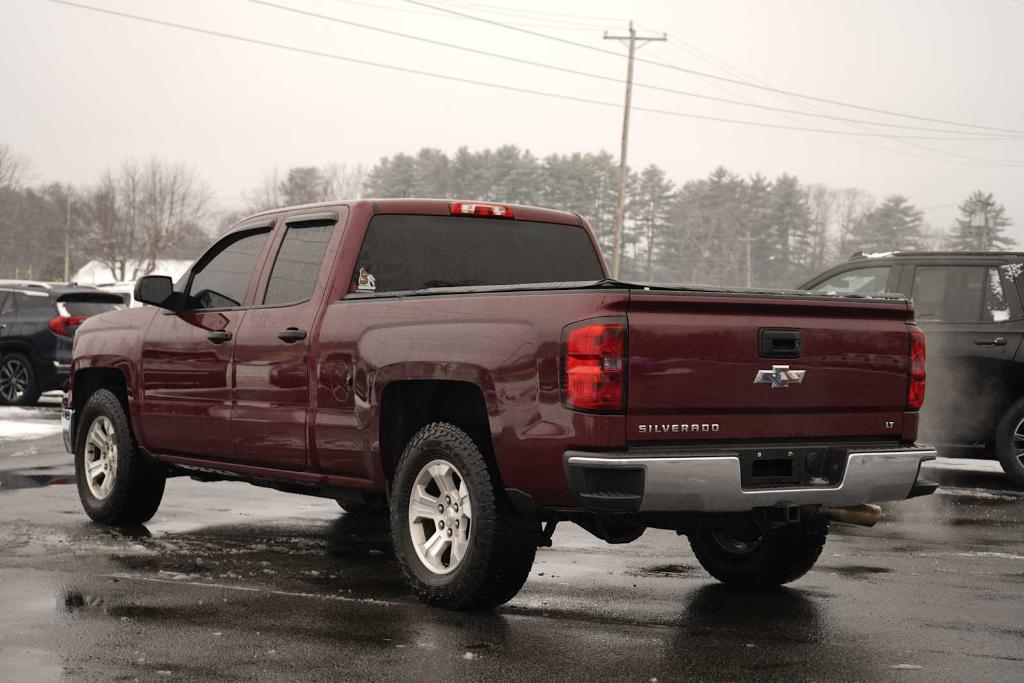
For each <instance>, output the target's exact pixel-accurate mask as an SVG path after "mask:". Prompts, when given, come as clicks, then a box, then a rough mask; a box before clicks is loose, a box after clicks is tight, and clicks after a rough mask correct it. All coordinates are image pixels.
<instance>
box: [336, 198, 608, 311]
mask: <svg viewBox="0 0 1024 683" xmlns="http://www.w3.org/2000/svg"><path fill="white" fill-rule="evenodd" d="M603 277H604V273H603V272H602V270H601V263H600V261H599V260H598V255H597V252H596V251H595V250H594V245H593V243H592V242H591V241H590V237H589V236H588V235H587V232H586V230H584V229H583V228H580V227H577V226H574V225H560V224H556V223H535V222H531V221H513V220H507V219H496V218H473V217H462V216H397V215H396V216H375V217H374V218H373V219H372V220H371V221H370V225H369V226H368V227H367V230H366V238H365V239H364V240H363V246H362V249H361V250H360V251H359V259H358V260H357V262H356V267H355V270H354V272H353V275H352V285H351V291H360V292H370V291H377V292H396V291H404V290H415V289H426V288H430V287H462V286H475V285H511V284H528V283H541V282H583V281H594V280H600V279H601V278H603Z"/></svg>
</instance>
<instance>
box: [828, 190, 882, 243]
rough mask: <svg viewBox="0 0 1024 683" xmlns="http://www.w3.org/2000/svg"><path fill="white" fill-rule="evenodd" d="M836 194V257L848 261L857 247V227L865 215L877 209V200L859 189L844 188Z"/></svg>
mask: <svg viewBox="0 0 1024 683" xmlns="http://www.w3.org/2000/svg"><path fill="white" fill-rule="evenodd" d="M836 192H837V194H836V208H835V211H836V237H835V257H836V258H837V259H846V258H849V257H850V255H851V254H852V253H853V250H854V249H855V248H856V246H857V245H856V239H855V232H856V229H857V226H858V224H859V223H860V220H861V218H862V217H863V216H864V214H866V213H867V212H869V211H871V210H872V209H873V208H874V207H875V199H874V197H872V196H871V195H870V194H868V193H867V192H865V191H864V190H862V189H860V188H859V187H844V188H842V189H840V190H837V191H836Z"/></svg>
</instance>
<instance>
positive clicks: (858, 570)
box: [823, 564, 893, 578]
mask: <svg viewBox="0 0 1024 683" xmlns="http://www.w3.org/2000/svg"><path fill="white" fill-rule="evenodd" d="M823 569H824V570H825V571H828V572H831V573H833V574H839V575H840V576H849V577H852V578H860V577H864V576H871V575H873V574H892V573H893V570H892V569H889V568H888V567H869V566H866V565H856V564H854V565H844V566H839V567H827V568H823Z"/></svg>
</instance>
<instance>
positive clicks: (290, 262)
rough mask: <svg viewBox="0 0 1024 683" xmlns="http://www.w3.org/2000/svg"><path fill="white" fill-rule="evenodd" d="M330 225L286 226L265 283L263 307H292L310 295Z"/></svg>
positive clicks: (331, 230) (304, 224) (331, 228)
mask: <svg viewBox="0 0 1024 683" xmlns="http://www.w3.org/2000/svg"><path fill="white" fill-rule="evenodd" d="M334 226H335V223H334V222H330V223H300V224H296V225H289V226H288V232H286V233H285V236H284V241H283V242H282V243H281V249H280V250H278V252H277V260H276V261H274V269H273V271H271V273H270V281H269V282H268V283H267V293H266V294H265V295H264V297H263V303H265V304H292V303H298V302H300V301H305V300H307V299H309V297H311V296H312V295H313V287H314V286H315V285H316V278H317V275H319V273H320V262H321V261H323V258H324V251H325V250H326V249H327V243H328V242H330V241H331V234H332V233H333V232H334Z"/></svg>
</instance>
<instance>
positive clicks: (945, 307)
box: [912, 266, 1009, 323]
mask: <svg viewBox="0 0 1024 683" xmlns="http://www.w3.org/2000/svg"><path fill="white" fill-rule="evenodd" d="M991 270H993V269H989V268H986V267H985V266H917V267H916V268H915V269H914V291H913V295H912V297H913V300H914V310H915V313H916V316H917V318H918V319H920V320H932V321H938V322H946V323H976V322H981V321H982V320H990V319H991V318H988V317H987V316H988V314H986V315H985V316H983V311H984V310H985V307H986V306H987V304H986V298H987V290H988V289H989V287H990V276H989V272H990V271H991ZM996 282H997V283H998V277H997V278H996ZM1000 300H1001V301H1002V303H1001V304H1000ZM991 301H992V303H993V305H996V306H998V305H1002V306H1003V308H1005V306H1006V302H1005V297H1003V292H1002V287H1000V288H999V300H996V299H995V298H992V299H991ZM1008 315H1009V314H1008V313H1007V316H1008Z"/></svg>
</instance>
